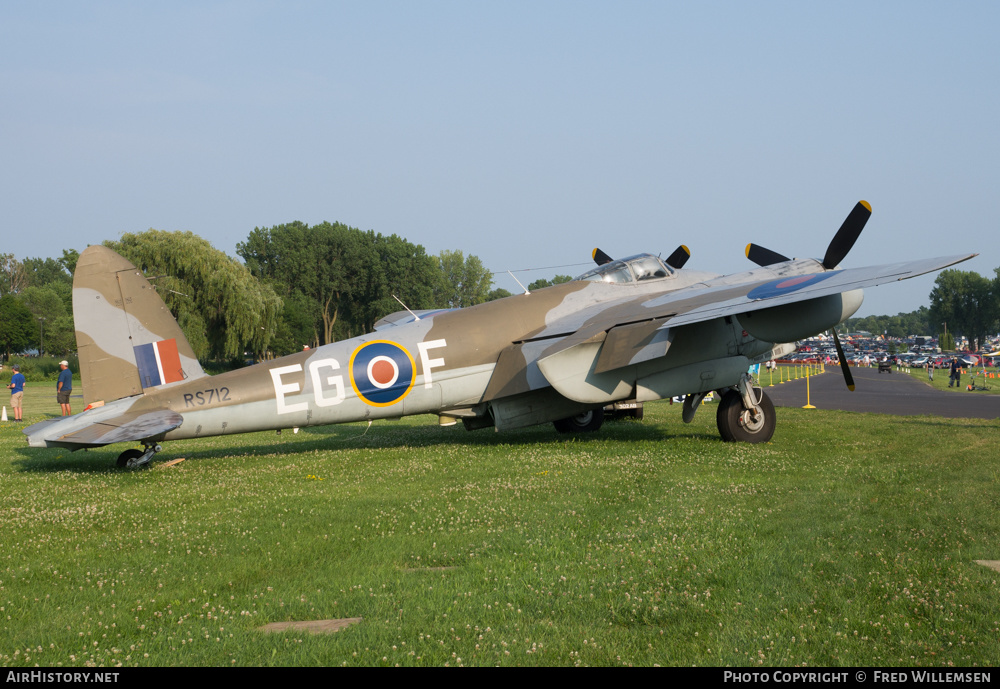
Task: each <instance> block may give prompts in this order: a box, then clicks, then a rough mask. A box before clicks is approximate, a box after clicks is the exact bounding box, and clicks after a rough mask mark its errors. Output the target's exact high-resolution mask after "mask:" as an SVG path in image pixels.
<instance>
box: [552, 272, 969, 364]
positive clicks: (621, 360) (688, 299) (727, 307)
mask: <svg viewBox="0 0 1000 689" xmlns="http://www.w3.org/2000/svg"><path fill="white" fill-rule="evenodd" d="M976 255H977V254H964V255H960V256H946V257H941V258H931V259H923V260H919V261H908V262H904V263H893V264H886V265H880V266H868V267H864V268H848V269H844V270H830V271H822V270H820V271H818V272H816V273H810V274H805V275H793V276H782V277H773V276H772V277H770V278H768V279H757V280H749V281H742V282H732V283H731V282H728V281H725V280H723V281H721V282H719V283H717V284H712V285H708V284H704V283H702V284H701V285H694V286H691V287H686V288H682V289H678V290H673V291H670V292H666V293H662V294H654V295H647V296H644V297H638V298H636V299H633V300H630V301H627V302H624V303H621V304H618V305H616V306H614V307H612V308H608V309H605V310H603V311H598V312H596V313H595V314H594V315H593V317H591V318H590V319H588V320H587V322H586V323H585V324H584V325H583V326H582V327H580V328H578V329H577V330H576V331H575V332H573V333H572V334H571V335H569V336H567V337H565V338H563V339H561V340H559V341H558V342H557V343H555V344H553V345H552V346H551V347H549V348H548V349H547V350H546V351H545V352H544V353H543V354H542V356H541V357H540V358H542V359H544V358H546V357H550V356H554V355H556V354H558V353H560V352H562V351H565V350H568V349H570V348H572V347H575V346H577V345H580V344H584V343H587V342H594V341H595V340H603V339H605V337H607V338H608V339H609V340H612V342H606V343H605V347H604V348H605V349H606V350H608V351H609V353H610V354H609V356H610V357H611V359H610V360H604V361H602V362H601V363H600V364H599V366H598V368H599V370H605V371H606V370H611V369H613V368H617V367H618V366H623V365H627V364H629V363H636V360H635V359H634V355H635V354H637V353H639V352H640V351H641V350H645V353H643V354H640V356H642V357H643V358H644V359H648V358H652V357H653V356H656V353H657V352H658V351H659V349H663V352H665V351H666V345H665V343H661V345H660V346H656V347H653V348H652V349H649V346H650V344H651V343H653V344H655V341H656V337H655V333H656V331H657V330H662V329H666V328H675V327H678V326H682V325H689V324H692V323H698V322H701V321H707V320H712V319H714V318H721V317H723V316H730V315H738V314H744V313H749V312H754V311H760V310H763V309H770V308H774V307H777V306H782V305H785V304H792V303H795V302H803V301H808V300H810V299H817V298H820V297H825V296H828V295H832V294H838V293H841V292H848V291H851V290H856V289H861V288H864V287H872V286H874V285H880V284H884V283H887V282H895V281H899V280H906V279H908V278H912V277H916V276H918V275H923V274H925V273H929V272H932V271H935V270H941V269H943V268H947V267H948V266H951V265H954V264H956V263H960V262H962V261H965V260H968V259H970V258H972V257H973V256H976ZM552 325H554V326H556V327H558V326H557V324H552ZM606 333H607V336H605V334H606ZM616 336H617V337H616ZM618 340H621V341H620V342H618ZM609 345H612V346H609ZM661 354H662V352H661ZM640 360H643V359H640Z"/></svg>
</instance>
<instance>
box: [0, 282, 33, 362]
mask: <svg viewBox="0 0 1000 689" xmlns="http://www.w3.org/2000/svg"><path fill="white" fill-rule="evenodd" d="M37 344H38V323H37V322H36V321H35V317H34V316H33V315H32V314H31V311H29V310H28V307H27V306H25V305H24V303H23V302H22V301H21V300H20V299H18V298H17V297H16V296H14V295H13V294H4V295H3V296H0V351H2V352H3V353H4V358H6V359H9V358H10V355H11V354H15V353H20V352H23V351H25V350H28V349H33V348H34V347H35V346H36V345H37Z"/></svg>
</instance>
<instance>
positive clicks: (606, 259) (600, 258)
mask: <svg viewBox="0 0 1000 689" xmlns="http://www.w3.org/2000/svg"><path fill="white" fill-rule="evenodd" d="M590 255H591V257H592V258H593V259H594V263H596V264H597V265H599V266H603V265H604V264H605V263H611V262H612V261H613V260H615V259H613V258H611V257H610V256H608V255H607V254H606V253H604V252H603V251H601V250H600V249H598V248H595V249H594V250H593V252H591V254H590Z"/></svg>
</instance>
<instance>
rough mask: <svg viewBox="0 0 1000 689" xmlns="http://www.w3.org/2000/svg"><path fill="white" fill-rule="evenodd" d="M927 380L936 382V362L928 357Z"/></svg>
mask: <svg viewBox="0 0 1000 689" xmlns="http://www.w3.org/2000/svg"><path fill="white" fill-rule="evenodd" d="M927 380H934V362H933V361H931V358H930V357H927Z"/></svg>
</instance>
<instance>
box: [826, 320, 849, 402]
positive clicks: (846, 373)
mask: <svg viewBox="0 0 1000 689" xmlns="http://www.w3.org/2000/svg"><path fill="white" fill-rule="evenodd" d="M830 332H831V333H833V344H834V346H835V347H836V348H837V359H838V360H839V361H840V368H841V370H843V372H844V382H845V383H847V389H848V390H850V391H851V392H854V374H852V373H851V367H850V366H848V365H847V359H846V358H845V357H844V348H843V347H841V346H840V338H839V337H837V330H836V329H834V330H831V331H830Z"/></svg>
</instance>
